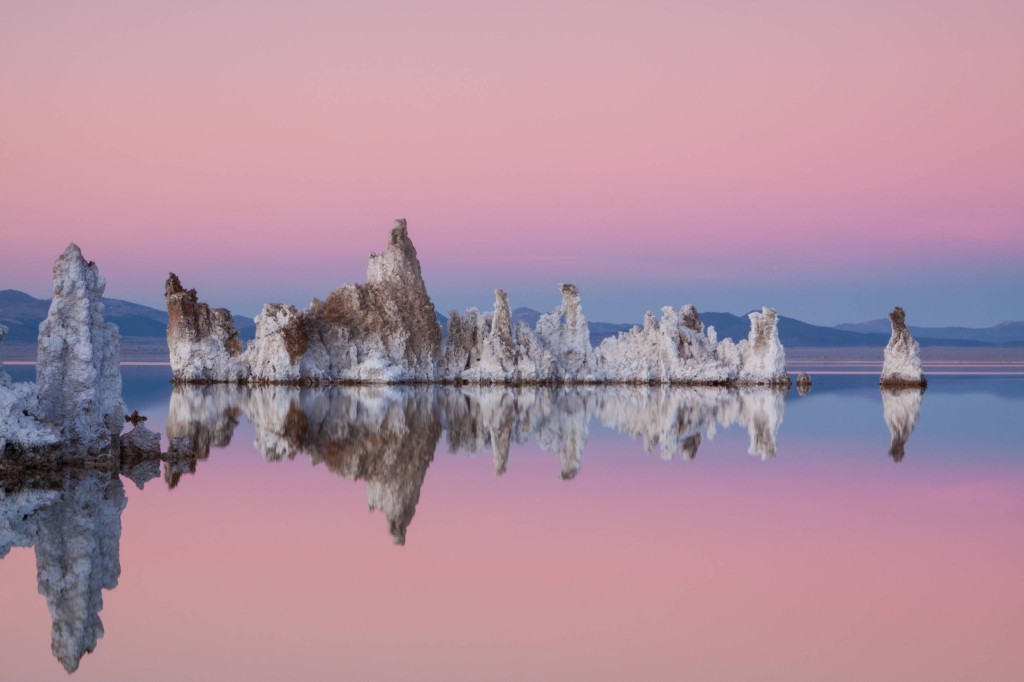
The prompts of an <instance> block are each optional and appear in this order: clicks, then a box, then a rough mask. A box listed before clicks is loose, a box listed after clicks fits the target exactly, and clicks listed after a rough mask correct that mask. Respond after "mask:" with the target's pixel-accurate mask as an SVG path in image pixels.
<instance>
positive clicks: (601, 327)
mask: <svg viewBox="0 0 1024 682" xmlns="http://www.w3.org/2000/svg"><path fill="white" fill-rule="evenodd" d="M103 303H104V305H105V306H106V311H105V317H106V319H107V320H108V321H110V322H113V323H115V324H116V325H117V326H118V327H120V329H121V337H122V338H123V339H128V340H134V341H150V342H152V341H156V340H159V341H160V342H165V340H166V335H167V311H165V310H157V309H155V308H150V307H148V306H144V305H139V304H138V303H130V302H128V301H121V300H118V299H114V298H105V299H103ZM49 307H50V302H49V300H45V299H39V298H34V297H32V296H29V295H28V294H26V293H23V292H21V291H16V290H14V289H5V290H3V291H0V324H4V325H6V326H7V327H8V328H9V331H8V335H7V339H6V340H8V341H12V342H27V343H35V341H36V336H37V335H38V333H39V323H40V322H42V321H43V320H44V319H45V318H46V313H47V311H48V310H49ZM540 316H541V313H540V311H537V310H533V309H532V308H516V309H515V310H513V311H512V321H513V323H515V322H518V321H520V320H522V321H523V322H525V323H527V324H528V325H529V326H530V327H531V328H532V327H534V326H535V325H536V324H537V320H538V319H540ZM700 317H701V320H703V321H704V324H705V325H713V326H714V327H715V329H716V330H717V332H718V338H720V339H722V338H726V337H730V338H732V339H735V340H737V341H738V340H739V339H744V338H746V337H747V333H748V332H749V331H750V321H749V320H748V319H747V317H746V315H733V314H731V313H701V314H700ZM233 318H234V321H235V326H236V327H237V328H238V333H239V335H240V336H241V337H242V339H243V340H249V339H252V338H253V337H254V336H255V335H256V325H255V323H254V322H253V321H252V320H251V319H250V318H248V317H241V316H239V315H234V316H233ZM437 320H438V322H440V323H441V325H442V326H444V327H445V328H447V324H448V318H447V317H445V316H444V315H441V314H440V313H438V314H437ZM633 326H634V325H633V324H628V323H614V322H590V339H591V342H592V343H593V344H594V345H595V346H596V345H597V344H598V343H600V342H601V341H603V340H604V339H606V338H608V337H609V336H614V335H615V334H618V333H619V332H624V331H629V329H630V328H631V327H633ZM910 330H911V332H912V333H913V334H914V337H915V338H916V339H917V340H918V341H919V342H920V343H921V345H922V346H962V347H978V346H1024V322H1004V323H1002V324H999V325H996V326H994V327H986V328H983V329H973V328H970V327H911V328H910ZM779 338H780V339H781V340H782V343H783V345H784V346H789V347H794V348H800V347H837V348H838V347H867V346H875V347H882V346H885V344H886V343H887V342H888V341H889V320H887V319H879V320H871V321H870V322H860V323H856V324H840V325H837V326H835V327H822V326H818V325H813V324H808V323H806V322H801V321H800V320H796V319H793V318H791V317H782V316H780V317H779Z"/></svg>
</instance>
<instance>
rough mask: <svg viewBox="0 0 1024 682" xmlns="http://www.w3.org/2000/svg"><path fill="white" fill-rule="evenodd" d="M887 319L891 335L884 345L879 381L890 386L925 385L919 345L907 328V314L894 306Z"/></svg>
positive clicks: (926, 382)
mask: <svg viewBox="0 0 1024 682" xmlns="http://www.w3.org/2000/svg"><path fill="white" fill-rule="evenodd" d="M889 320H890V321H891V322H892V336H891V337H889V343H888V344H887V345H886V347H885V356H884V360H883V362H882V378H881V381H880V383H881V384H882V385H883V386H892V387H901V386H902V387H911V386H916V387H920V386H926V385H927V384H928V381H927V380H926V379H925V377H924V372H922V371H921V347H920V346H919V345H918V343H917V341H915V340H914V337H913V336H911V334H910V330H909V329H907V314H906V313H905V312H904V311H903V308H900V307H899V306H896V307H895V308H893V309H892V312H891V313H889Z"/></svg>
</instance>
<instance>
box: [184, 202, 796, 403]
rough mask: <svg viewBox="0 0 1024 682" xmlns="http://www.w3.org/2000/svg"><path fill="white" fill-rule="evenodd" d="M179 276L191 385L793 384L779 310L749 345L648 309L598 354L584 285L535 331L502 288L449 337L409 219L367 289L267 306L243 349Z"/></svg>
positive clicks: (353, 287) (377, 261)
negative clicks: (639, 322) (302, 305)
mask: <svg viewBox="0 0 1024 682" xmlns="http://www.w3.org/2000/svg"><path fill="white" fill-rule="evenodd" d="M172 280H173V282H172ZM172 280H168V292H169V293H168V313H169V314H170V317H171V322H170V323H169V325H168V344H169V345H170V347H171V358H172V367H174V372H175V374H174V376H175V379H177V380H180V381H196V382H201V381H220V382H229V381H236V380H238V379H240V378H243V377H246V378H248V380H249V381H250V382H252V383H314V384H315V383H331V382H353V383H363V384H366V383H371V384H373V383H380V384H387V383H402V382H452V383H480V384H520V383H553V384H557V383H573V384H575V383H607V382H613V383H651V382H653V383H679V384H733V383H738V384H758V385H788V383H789V377H788V376H787V374H786V369H785V364H786V362H785V352H784V350H783V348H782V344H781V343H780V342H779V336H778V329H777V323H778V316H777V315H776V313H775V311H774V310H772V309H771V308H764V309H763V310H762V311H761V312H755V313H751V314H750V321H751V331H750V335H749V338H747V339H745V340H743V341H740V343H739V344H736V343H733V342H732V341H731V340H729V339H725V340H723V341H721V342H719V340H718V337H717V335H716V334H715V331H714V329H713V328H710V327H709V328H708V329H707V330H705V328H704V325H703V323H702V322H701V321H700V318H699V316H698V315H697V311H696V309H695V308H694V307H693V306H683V307H682V308H681V309H680V310H679V312H678V313H677V312H676V311H675V310H674V309H672V308H670V307H666V308H663V309H662V316H661V319H657V318H656V317H655V316H654V315H653V314H652V313H648V315H647V317H646V318H645V320H644V325H643V327H642V328H639V327H637V328H634V329H633V330H631V331H629V332H626V333H624V334H620V335H619V336H617V337H613V338H609V339H606V340H605V341H604V342H603V343H601V344H600V345H599V346H598V347H597V348H594V347H592V346H591V343H590V329H589V325H588V324H587V318H586V316H585V315H584V313H583V305H582V302H581V300H580V294H579V291H578V290H577V288H576V287H575V286H574V285H572V284H560V285H559V290H560V292H561V296H562V300H561V303H560V304H559V305H558V306H557V307H556V308H555V309H554V310H553V311H551V312H549V313H545V314H543V315H541V316H540V319H539V320H538V321H537V324H536V327H535V328H534V329H530V328H529V327H528V326H527V325H526V324H524V323H522V322H519V323H517V324H515V325H513V323H512V316H511V313H510V308H509V302H508V296H507V295H506V294H505V292H504V291H502V290H501V289H498V290H496V291H495V301H494V310H493V312H481V311H479V310H476V309H475V308H470V309H468V310H466V311H465V313H463V314H459V313H456V312H452V313H451V315H450V316H449V320H448V333H447V335H445V336H444V338H443V339H442V335H441V330H440V326H439V325H438V324H437V322H436V319H435V312H434V305H433V303H432V302H431V301H430V297H429V295H428V294H427V289H426V285H425V283H424V281H423V276H422V273H421V270H420V263H419V260H418V258H417V255H416V249H415V247H414V246H413V244H412V241H411V240H410V239H409V235H408V230H407V227H406V223H405V221H404V220H398V221H396V223H395V226H394V228H393V229H392V230H391V234H390V239H389V241H388V246H387V248H386V249H385V250H384V251H383V252H382V253H379V254H371V255H370V262H369V265H368V266H367V271H366V283H365V284H347V285H344V286H342V287H339V288H338V289H336V290H335V291H333V292H331V293H330V294H329V295H328V296H327V297H326V299H324V300H322V301H321V300H317V299H314V300H313V303H312V304H311V306H310V307H309V309H307V310H303V311H299V310H297V309H295V308H294V307H292V306H286V305H283V304H278V303H272V304H267V305H266V306H265V307H264V309H263V312H262V313H260V316H259V317H258V318H256V323H257V331H256V338H255V340H253V341H252V342H250V344H249V347H248V348H247V349H246V350H245V351H244V352H242V353H240V354H237V353H236V352H235V350H236V348H238V347H239V346H237V345H236V341H237V334H236V333H234V332H233V327H231V328H228V327H226V326H225V327H224V328H223V329H222V330H221V331H219V332H218V331H217V330H218V329H220V327H219V326H218V324H215V323H212V322H208V321H206V320H208V319H209V318H210V315H211V313H210V312H209V308H208V307H207V306H206V305H205V304H198V303H197V302H196V298H195V292H194V291H191V292H184V290H183V289H181V287H180V284H178V283H177V279H176V278H174V277H173V276H172ZM171 292H173V294H174V296H175V298H174V299H173V300H172V296H171ZM175 306H178V308H179V309H180V310H179V311H178V312H175ZM204 307H205V309H206V310H205V312H204V311H203V310H202V308H204ZM223 312H224V317H225V318H226V319H228V320H229V319H230V315H228V314H227V311H223ZM182 320H184V322H182ZM192 320H196V321H194V322H193V321H192ZM196 330H198V331H196ZM206 330H212V331H206ZM208 339H212V340H210V341H208ZM207 346H209V347H207Z"/></svg>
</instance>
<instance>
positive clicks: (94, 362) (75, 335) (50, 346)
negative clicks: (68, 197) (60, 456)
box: [34, 244, 125, 448]
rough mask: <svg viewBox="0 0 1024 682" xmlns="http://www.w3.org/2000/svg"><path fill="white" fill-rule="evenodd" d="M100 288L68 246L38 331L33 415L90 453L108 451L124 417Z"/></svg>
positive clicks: (112, 328)
mask: <svg viewBox="0 0 1024 682" xmlns="http://www.w3.org/2000/svg"><path fill="white" fill-rule="evenodd" d="M105 288H106V281H105V280H104V279H103V277H101V276H100V274H99V270H98V269H97V268H96V264H95V263H92V262H89V261H86V260H85V258H83V257H82V252H81V251H80V250H79V248H78V247H77V246H76V245H74V244H71V245H70V246H68V248H67V250H65V251H64V253H63V254H62V255H61V256H60V258H58V259H57V261H56V263H54V265H53V301H52V302H51V303H50V311H49V314H48V315H47V317H46V319H45V320H43V322H42V323H41V324H40V325H39V352H38V357H37V360H36V384H37V396H38V406H37V407H36V410H35V412H34V414H35V416H37V417H38V418H39V419H40V420H42V421H45V422H49V423H50V424H53V425H54V426H55V427H56V428H57V429H58V430H59V431H60V434H61V437H62V438H63V439H64V440H67V441H75V442H79V443H82V444H84V445H86V446H88V447H90V448H92V447H94V446H95V447H104V446H109V445H110V441H111V437H112V436H114V435H116V434H118V433H120V431H121V428H122V427H123V425H124V415H125V407H124V402H123V401H122V400H121V367H120V364H119V362H120V337H119V335H118V331H117V325H114V324H109V323H105V322H104V321H103V302H102V297H103V291H104V289H105Z"/></svg>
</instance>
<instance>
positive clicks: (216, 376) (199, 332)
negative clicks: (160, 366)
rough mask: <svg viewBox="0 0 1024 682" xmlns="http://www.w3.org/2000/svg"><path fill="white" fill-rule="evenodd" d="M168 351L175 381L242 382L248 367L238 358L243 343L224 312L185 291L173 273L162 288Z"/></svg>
mask: <svg viewBox="0 0 1024 682" xmlns="http://www.w3.org/2000/svg"><path fill="white" fill-rule="evenodd" d="M164 300H165V301H166V302H167V348H168V350H169V351H170V356H171V372H172V374H173V377H174V381H183V382H209V381H217V382H220V381H242V380H244V379H246V378H247V377H248V376H249V367H248V365H246V364H245V362H244V361H243V359H242V358H241V354H242V341H241V339H240V338H239V337H238V330H237V329H236V328H235V323H234V321H233V320H232V319H231V313H230V312H229V311H228V310H227V309H225V308H210V306H209V305H207V304H206V303H203V302H202V301H200V300H199V298H198V296H197V295H196V290H195V289H185V288H184V287H182V286H181V281H180V280H179V279H178V276H177V275H175V274H174V273H173V272H172V273H170V275H168V276H167V283H166V284H165V286H164Z"/></svg>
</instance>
